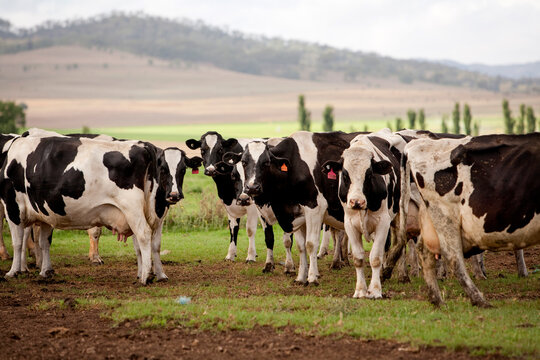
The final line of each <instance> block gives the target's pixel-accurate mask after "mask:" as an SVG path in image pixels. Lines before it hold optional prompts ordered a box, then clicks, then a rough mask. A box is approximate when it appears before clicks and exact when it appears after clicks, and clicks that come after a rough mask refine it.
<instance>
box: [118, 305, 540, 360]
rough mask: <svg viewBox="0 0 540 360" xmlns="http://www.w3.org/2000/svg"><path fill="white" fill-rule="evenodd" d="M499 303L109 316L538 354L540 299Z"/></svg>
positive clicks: (234, 308) (160, 308) (204, 309)
mask: <svg viewBox="0 0 540 360" xmlns="http://www.w3.org/2000/svg"><path fill="white" fill-rule="evenodd" d="M494 305H495V306H496V308H494V309H477V308H473V307H471V305H470V303H469V302H468V301H467V300H465V299H463V300H456V301H450V302H449V303H448V305H447V306H446V307H445V308H442V309H435V308H433V307H432V306H431V305H430V304H429V303H427V302H425V301H410V300H392V301H370V300H355V299H344V298H328V297H315V296H309V295H308V296H280V295H271V296H264V297H258V296H256V297H250V298H247V299H246V298H238V299H231V298H212V299H204V298H197V299H196V300H195V301H193V302H192V303H190V304H188V305H180V304H178V303H177V302H175V300H174V299H160V300H156V299H152V300H145V301H128V302H123V303H122V304H121V305H120V306H118V307H116V308H114V310H112V312H111V313H110V315H109V316H110V317H111V318H112V319H113V320H114V321H115V322H117V323H119V322H121V321H124V320H143V324H144V326H175V325H180V326H187V327H197V328H199V329H201V330H233V329H250V328H252V327H254V326H256V325H270V326H274V327H277V328H279V327H283V326H293V327H295V328H296V329H297V330H298V332H300V333H303V334H313V335H330V334H336V333H337V334H347V335H352V336H357V337H362V338H371V339H392V340H397V341H400V342H410V343H412V344H413V345H416V346H417V345H423V344H429V345H444V346H446V347H448V348H450V349H456V348H462V347H468V348H471V349H473V353H476V354H484V353H493V352H500V353H502V354H504V355H518V354H519V355H523V354H529V355H532V354H534V353H538V351H539V350H540V347H539V343H538V338H539V336H540V320H539V317H538V311H539V309H540V302H539V301H521V302H519V304H516V303H515V302H513V301H511V300H507V301H496V302H494Z"/></svg>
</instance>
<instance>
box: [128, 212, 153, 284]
mask: <svg viewBox="0 0 540 360" xmlns="http://www.w3.org/2000/svg"><path fill="white" fill-rule="evenodd" d="M128 223H129V220H128ZM129 225H130V228H131V229H132V230H133V233H134V236H135V237H136V239H137V243H138V245H139V249H140V253H141V262H140V267H139V270H140V272H139V271H138V273H140V277H139V282H140V283H141V284H143V285H147V284H148V283H149V282H151V281H152V277H151V272H152V235H153V234H152V229H151V228H150V226H149V225H148V224H147V223H146V222H144V223H143V220H138V222H136V223H134V224H132V223H129ZM134 244H135V242H134Z"/></svg>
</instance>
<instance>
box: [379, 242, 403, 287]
mask: <svg viewBox="0 0 540 360" xmlns="http://www.w3.org/2000/svg"><path fill="white" fill-rule="evenodd" d="M386 236H387V237H391V233H390V232H389V233H388V234H387V235H386ZM394 239H395V245H394V246H393V247H392V248H390V250H389V251H388V253H387V255H386V259H385V261H384V269H383V272H382V279H383V280H388V279H390V278H391V277H392V272H393V271H394V267H395V266H396V264H397V262H398V260H399V259H400V257H401V254H402V253H403V248H404V247H405V240H401V241H400V240H399V239H398V238H397V237H394Z"/></svg>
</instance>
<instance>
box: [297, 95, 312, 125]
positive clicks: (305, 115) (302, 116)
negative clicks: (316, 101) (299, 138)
mask: <svg viewBox="0 0 540 360" xmlns="http://www.w3.org/2000/svg"><path fill="white" fill-rule="evenodd" d="M298 122H299V124H300V130H306V131H309V129H310V128H311V112H310V111H309V110H308V109H306V101H305V98H304V95H299V96H298Z"/></svg>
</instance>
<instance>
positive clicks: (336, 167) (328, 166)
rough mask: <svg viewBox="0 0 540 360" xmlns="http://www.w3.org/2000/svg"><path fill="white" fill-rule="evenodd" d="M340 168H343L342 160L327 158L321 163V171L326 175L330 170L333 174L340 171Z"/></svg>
mask: <svg viewBox="0 0 540 360" xmlns="http://www.w3.org/2000/svg"><path fill="white" fill-rule="evenodd" d="M342 168H343V161H342V160H339V161H333V160H328V161H327V162H325V163H324V164H323V166H322V168H321V171H322V172H323V174H325V175H328V173H329V172H330V171H332V172H333V173H334V174H337V173H338V172H339V171H341V169H342Z"/></svg>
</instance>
